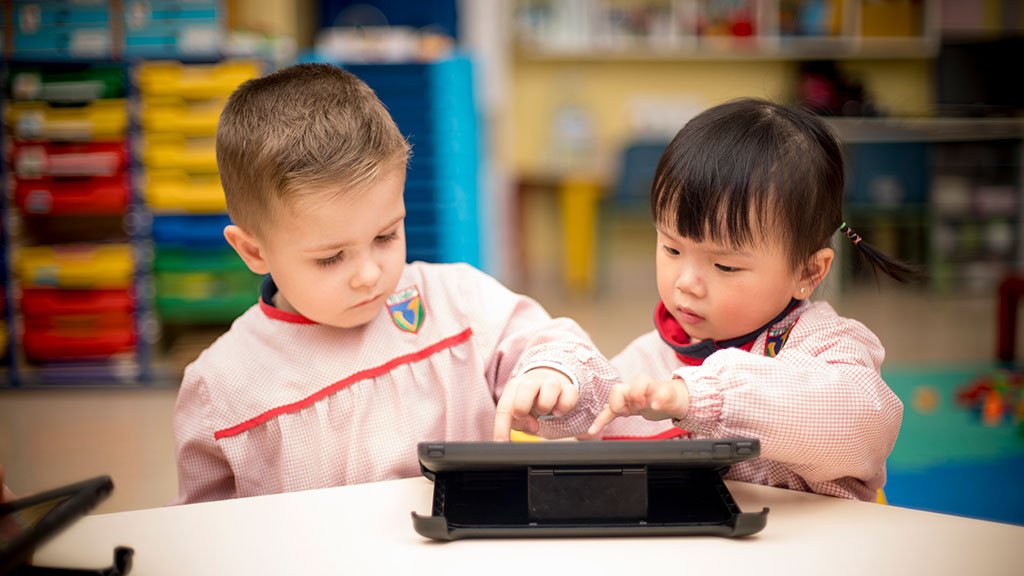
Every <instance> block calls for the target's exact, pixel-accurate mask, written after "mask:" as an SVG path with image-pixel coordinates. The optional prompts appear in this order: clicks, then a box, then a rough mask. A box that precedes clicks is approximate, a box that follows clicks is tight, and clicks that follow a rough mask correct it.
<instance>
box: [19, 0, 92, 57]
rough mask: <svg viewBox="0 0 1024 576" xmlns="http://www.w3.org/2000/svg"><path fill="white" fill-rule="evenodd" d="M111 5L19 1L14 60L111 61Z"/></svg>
mask: <svg viewBox="0 0 1024 576" xmlns="http://www.w3.org/2000/svg"><path fill="white" fill-rule="evenodd" d="M108 4H109V3H108V2H104V1H100V0H94V1H92V2H85V1H82V2H71V1H69V0H65V1H59V0H44V1H36V2H27V1H16V2H15V3H14V5H13V7H12V8H13V11H12V16H13V22H12V23H13V25H14V26H13V28H14V57H16V58H23V59H43V58H52V59H79V58H109V57H110V55H111V49H112V40H111V34H110V7H109V5H108Z"/></svg>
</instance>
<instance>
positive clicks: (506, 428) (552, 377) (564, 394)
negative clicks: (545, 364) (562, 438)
mask: <svg viewBox="0 0 1024 576" xmlns="http://www.w3.org/2000/svg"><path fill="white" fill-rule="evenodd" d="M579 399H580V393H579V391H578V390H576V386H574V385H573V383H572V380H570V379H569V377H568V376H566V375H565V374H562V373H561V372H559V371H558V370H555V369H554V368H534V369H532V370H529V371H527V372H526V373H524V374H520V375H519V376H516V377H515V378H512V379H511V380H509V381H508V384H506V385H505V390H504V391H503V392H502V393H501V398H500V399H498V410H497V414H496V415H495V417H494V439H495V440H497V441H499V442H501V441H508V439H509V434H511V432H512V430H513V429H515V430H520V431H522V432H529V433H530V434H536V433H537V431H538V430H540V422H539V421H538V420H537V418H538V417H540V416H544V415H546V414H551V415H552V416H554V417H556V418H557V417H559V416H562V415H563V414H565V413H566V412H568V411H570V410H572V409H573V408H575V407H576V402H577V401H579Z"/></svg>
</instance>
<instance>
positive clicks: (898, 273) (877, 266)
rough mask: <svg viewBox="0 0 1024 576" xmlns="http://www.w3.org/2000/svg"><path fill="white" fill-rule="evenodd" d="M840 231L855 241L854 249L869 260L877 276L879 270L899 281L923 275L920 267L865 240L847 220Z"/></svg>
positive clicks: (906, 280)
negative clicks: (890, 254)
mask: <svg viewBox="0 0 1024 576" xmlns="http://www.w3.org/2000/svg"><path fill="white" fill-rule="evenodd" d="M839 231H840V232H842V233H843V234H845V235H846V237H847V238H849V239H850V242H852V243H853V248H854V251H855V252H858V253H859V254H860V255H861V256H862V257H863V258H864V259H865V260H867V261H868V263H869V264H870V265H871V271H872V272H873V273H874V274H875V277H876V278H877V277H878V271H879V270H881V271H882V272H884V273H885V274H886V275H887V276H889V277H890V278H893V279H894V280H896V281H897V282H910V281H912V280H917V279H919V278H921V276H922V275H923V274H922V271H921V269H920V268H918V267H916V266H912V265H910V264H907V263H905V262H901V261H899V260H896V259H895V258H892V257H890V256H888V255H887V254H885V253H884V252H882V251H880V250H879V249H878V248H875V247H874V246H872V245H871V244H868V243H867V242H865V241H864V239H863V238H861V236H860V234H857V233H856V232H854V231H853V228H850V227H849V226H847V225H846V222H843V224H842V225H841V226H840V227H839Z"/></svg>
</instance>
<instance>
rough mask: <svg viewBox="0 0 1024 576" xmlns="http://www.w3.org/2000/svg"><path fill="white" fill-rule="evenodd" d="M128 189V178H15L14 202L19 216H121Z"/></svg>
mask: <svg viewBox="0 0 1024 576" xmlns="http://www.w3.org/2000/svg"><path fill="white" fill-rule="evenodd" d="M130 196H131V190H130V189H129V186H128V178H127V176H125V175H120V176H97V177H93V178H72V179H59V178H36V179H15V184H14V199H15V203H16V204H17V206H18V208H19V209H20V210H21V212H22V213H23V214H37V215H41V214H52V215H58V216H59V215H99V214H123V213H125V211H126V210H127V209H128V200H129V197H130Z"/></svg>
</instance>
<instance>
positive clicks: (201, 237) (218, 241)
mask: <svg viewBox="0 0 1024 576" xmlns="http://www.w3.org/2000/svg"><path fill="white" fill-rule="evenodd" d="M230 223H231V219H230V218H229V217H228V215H227V214H202V215H194V216H191V215H190V216H154V217H153V229H152V232H153V241H154V242H156V243H157V244H159V245H161V246H177V247H215V246H228V243H227V241H226V240H224V227H225V226H227V225H228V224H230Z"/></svg>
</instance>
